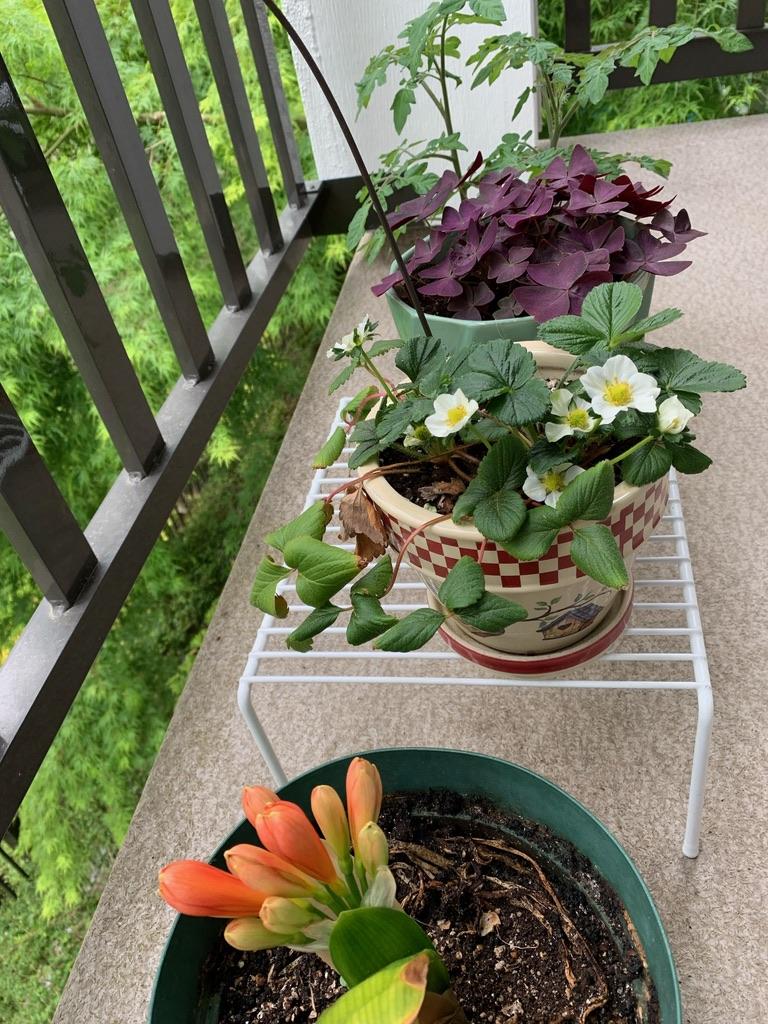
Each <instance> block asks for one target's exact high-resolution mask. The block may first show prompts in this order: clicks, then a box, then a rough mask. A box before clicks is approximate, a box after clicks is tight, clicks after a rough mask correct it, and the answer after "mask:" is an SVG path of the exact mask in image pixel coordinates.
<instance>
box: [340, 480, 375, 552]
mask: <svg viewBox="0 0 768 1024" xmlns="http://www.w3.org/2000/svg"><path fill="white" fill-rule="evenodd" d="M339 520H340V521H341V531H340V533H339V538H340V539H341V540H343V541H344V540H351V539H352V538H354V540H355V546H356V553H357V556H358V557H359V558H362V559H363V560H364V561H365V562H370V561H372V560H373V559H374V558H378V557H379V556H380V555H383V554H384V552H385V551H386V549H387V533H386V529H385V527H384V520H383V518H382V515H381V513H380V512H379V510H378V508H377V507H376V506H375V505H374V503H373V502H372V501H371V499H370V498H369V497H368V495H367V494H366V493H365V491H364V489H363V487H362V486H360V487H357V488H356V489H355V490H354V491H351V492H349V493H348V494H345V495H344V497H343V498H342V499H341V502H340V504H339Z"/></svg>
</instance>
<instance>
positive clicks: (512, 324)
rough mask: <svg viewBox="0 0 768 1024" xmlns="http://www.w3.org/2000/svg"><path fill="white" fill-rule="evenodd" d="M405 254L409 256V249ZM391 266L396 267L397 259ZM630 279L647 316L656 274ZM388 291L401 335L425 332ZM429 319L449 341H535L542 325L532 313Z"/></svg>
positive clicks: (436, 332)
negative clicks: (639, 291) (640, 292)
mask: <svg viewBox="0 0 768 1024" xmlns="http://www.w3.org/2000/svg"><path fill="white" fill-rule="evenodd" d="M405 255H406V256H409V255H410V251H409V252H408V253H406V254H405ZM392 269H393V270H394V269H395V265H394V263H393V264H392ZM630 280H631V281H632V282H633V283H634V284H638V285H640V287H641V288H642V289H643V304H642V306H641V307H640V311H639V313H638V314H637V319H641V318H642V317H645V316H648V313H649V311H650V308H651V296H652V295H653V281H654V278H653V276H652V275H651V274H646V273H645V272H644V271H643V272H640V273H638V274H635V275H633V276H632V277H631V278H630ZM385 295H386V299H387V304H388V306H389V311H390V313H391V314H392V319H393V320H394V321H395V327H396V328H397V334H398V337H400V338H415V337H417V336H418V335H420V334H423V333H424V332H423V331H422V328H421V324H420V323H419V318H418V316H417V315H416V310H415V309H414V308H413V306H409V305H408V304H407V303H405V302H403V300H402V299H401V298H400V297H399V296H398V294H397V292H396V291H395V289H394V288H390V289H389V291H388V292H386V293H385ZM427 323H428V324H429V327H430V330H431V331H432V334H434V336H435V337H436V338H442V339H443V341H446V342H448V343H449V344H450V343H451V342H457V343H458V342H464V341H466V340H468V339H469V340H471V341H475V342H477V343H478V344H479V343H482V342H486V341H494V340H495V339H497V338H505V339H506V340H507V341H533V340H534V339H535V338H537V337H538V326H539V325H538V324H537V323H536V321H535V320H534V319H533V317H532V316H516V317H512V318H511V319H509V320H455V319H453V318H451V317H447V316H433V315H432V314H431V313H428V314H427Z"/></svg>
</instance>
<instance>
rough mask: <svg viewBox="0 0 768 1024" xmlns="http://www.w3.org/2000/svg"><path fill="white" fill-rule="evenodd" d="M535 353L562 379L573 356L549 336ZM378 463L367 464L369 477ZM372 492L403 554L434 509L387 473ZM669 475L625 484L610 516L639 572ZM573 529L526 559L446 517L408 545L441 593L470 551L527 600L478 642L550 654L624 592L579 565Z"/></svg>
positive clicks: (472, 632)
mask: <svg viewBox="0 0 768 1024" xmlns="http://www.w3.org/2000/svg"><path fill="white" fill-rule="evenodd" d="M524 345H525V348H527V349H528V350H529V351H530V352H531V353H532V354H533V356H534V358H535V360H536V363H537V366H538V368H539V375H540V376H541V377H544V378H551V377H559V376H560V374H561V373H562V372H563V371H564V370H565V369H567V367H568V366H570V364H571V363H572V361H573V358H572V356H570V355H569V353H567V352H563V351H561V350H559V349H555V348H552V346H550V345H547V344H546V343H545V342H542V341H529V342H524ZM373 468H375V464H374V463H369V464H367V465H365V466H362V467H361V468H360V469H359V470H358V472H359V473H360V474H361V475H362V474H364V473H366V472H368V471H369V470H371V469H373ZM364 486H365V490H366V492H367V494H368V495H369V497H370V498H371V500H372V501H373V502H374V503H375V504H376V505H377V507H378V508H379V510H380V511H381V512H382V513H383V515H384V519H385V523H386V526H387V530H388V537H389V543H390V545H391V547H392V548H393V550H395V551H400V549H401V548H402V546H403V543H404V542H405V540H406V538H407V537H408V535H409V534H410V533H411V532H412V531H413V530H414V529H416V528H417V527H419V526H422V525H423V524H424V523H426V522H428V521H429V520H430V519H434V518H435V515H434V512H431V511H429V510H427V509H424V508H422V507H421V506H420V505H416V504H414V503H413V502H411V501H409V500H408V499H407V498H404V497H402V495H400V494H398V492H397V491H396V490H395V489H394V487H392V485H391V484H390V483H388V482H387V479H386V477H383V476H381V477H376V478H374V479H372V480H366V482H365V485H364ZM667 493H668V480H667V478H666V477H663V478H662V479H661V480H657V481H655V482H654V483H651V484H648V485H646V486H645V487H633V486H630V485H629V484H626V483H621V484H619V486H618V487H617V488H616V490H615V493H614V499H613V508H612V509H611V514H610V516H609V517H608V518H607V519H606V520H605V524H606V526H608V527H609V528H610V529H611V531H612V532H613V534H614V536H615V537H616V540H617V541H618V544H619V549H620V550H621V553H622V555H623V557H624V561H625V563H626V565H627V568H628V570H630V572H631V566H632V561H633V558H634V555H635V552H636V551H637V549H638V548H639V547H640V545H641V544H643V542H644V541H645V540H646V539H647V538H648V537H650V535H651V534H652V533H653V531H654V530H655V528H656V526H657V524H658V522H659V520H660V519H661V516H662V515H663V513H664V509H665V507H666V504H667ZM572 540H573V532H572V530H571V529H570V528H566V529H564V530H562V531H561V532H560V533H559V534H558V536H557V538H556V539H555V542H554V544H553V545H552V547H551V548H550V550H549V551H548V552H547V553H546V555H545V556H544V557H543V558H541V559H538V560H537V561H532V562H519V561H518V560H517V559H516V558H513V557H512V555H510V554H508V553H507V552H506V551H505V550H504V549H503V548H502V547H500V546H499V545H498V544H495V543H494V542H493V541H490V540H486V538H484V537H483V536H482V534H481V533H480V532H479V531H478V530H476V529H475V527H474V526H472V525H471V524H469V523H468V524H466V525H463V524H461V525H459V524H457V523H454V522H451V521H450V520H446V521H444V522H440V523H436V524H435V525H434V526H430V527H428V528H427V529H426V530H425V531H424V532H422V533H418V534H417V535H416V536H415V537H414V538H413V539H412V540H411V541H410V543H409V544H408V552H407V557H408V560H409V561H410V563H411V564H412V565H413V566H414V567H415V568H416V569H417V570H418V572H419V575H420V576H421V578H422V579H423V581H424V583H425V584H426V586H427V587H428V589H429V590H430V591H431V592H432V593H433V594H435V595H436V594H437V592H438V590H439V588H440V585H441V584H442V582H443V580H444V579H445V577H446V576H447V575H448V572H449V571H450V569H452V568H453V566H454V565H455V564H456V562H457V561H458V560H459V559H460V558H461V557H462V556H464V555H469V556H471V557H472V558H474V559H476V560H477V561H478V562H479V563H480V566H481V567H482V569H483V572H484V573H485V578H486V580H485V582H486V588H487V589H488V590H489V591H490V592H491V593H494V594H500V595H502V596H504V597H508V598H510V599H511V600H513V601H515V602H517V603H518V604H521V605H522V606H523V607H524V608H525V609H526V611H527V612H528V618H527V619H525V620H524V621H522V622H518V623H515V625H513V626H509V627H508V628H507V629H505V630H504V631H503V633H499V634H488V633H484V632H482V631H480V630H477V629H472V628H470V627H469V626H466V625H464V624H462V629H463V630H464V631H465V632H466V633H467V634H468V635H469V636H470V638H471V639H472V640H475V641H477V642H478V643H480V644H483V645H484V646H486V647H489V648H492V649H494V650H497V651H503V652H505V653H508V654H520V655H526V656H535V655H546V654H548V653H550V652H552V651H558V650H561V649H563V648H565V647H568V646H570V645H573V644H577V643H581V642H582V641H583V640H584V639H585V638H586V637H587V636H588V635H589V633H591V632H592V631H593V630H595V629H597V628H598V626H600V624H601V623H602V621H603V620H604V619H605V617H606V615H608V613H609V611H610V610H611V608H612V607H613V606H614V603H615V601H616V591H615V590H611V589H610V588H609V587H605V586H603V585H602V584H599V583H596V582H595V581H594V580H592V579H590V578H589V577H588V576H585V575H584V573H583V572H582V571H581V570H580V569H578V568H577V567H576V566H575V565H574V563H573V561H572V560H571V557H570V548H571V541H572Z"/></svg>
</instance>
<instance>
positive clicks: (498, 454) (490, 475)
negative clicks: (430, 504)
mask: <svg viewBox="0 0 768 1024" xmlns="http://www.w3.org/2000/svg"><path fill="white" fill-rule="evenodd" d="M526 464H527V450H526V448H525V446H524V445H523V444H522V442H520V441H519V440H518V439H517V438H516V437H513V436H512V435H507V436H506V437H504V438H502V440H501V441H498V442H497V443H496V444H495V445H494V446H493V448H491V450H490V451H489V452H488V454H487V455H486V456H485V458H484V459H483V460H482V462H481V463H480V465H479V466H478V469H477V474H476V475H475V477H474V479H473V480H472V481H471V482H470V484H469V485H468V487H467V489H466V490H465V491H464V493H463V494H461V495H460V496H459V498H458V501H457V502H456V505H455V506H454V510H453V519H454V522H459V521H460V520H461V519H463V518H464V517H465V516H468V515H474V517H475V525H476V526H477V528H478V530H480V532H481V533H482V534H483V536H484V537H488V538H489V539H490V540H506V539H507V538H510V537H513V536H514V535H515V534H516V533H517V531H518V530H519V529H520V525H521V524H522V522H523V519H524V518H525V504H524V502H523V499H522V498H521V497H520V494H519V493H518V488H519V487H520V485H521V484H522V482H523V480H524V479H525V467H526Z"/></svg>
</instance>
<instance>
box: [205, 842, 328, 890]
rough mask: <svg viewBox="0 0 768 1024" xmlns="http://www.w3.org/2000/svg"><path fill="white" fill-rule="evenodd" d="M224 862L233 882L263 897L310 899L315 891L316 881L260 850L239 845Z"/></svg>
mask: <svg viewBox="0 0 768 1024" xmlns="http://www.w3.org/2000/svg"><path fill="white" fill-rule="evenodd" d="M224 859H225V860H226V862H227V867H228V868H229V870H230V871H231V872H232V874H233V875H234V876H235V877H236V878H239V879H240V880H241V881H243V882H245V884H246V885H248V886H250V887H251V888H252V889H257V890H258V891H259V892H261V893H264V894H265V896H285V897H288V898H289V899H290V898H294V897H299V896H309V895H313V894H314V893H315V892H316V891H317V889H318V883H317V880H316V879H314V878H310V876H309V875H307V874H305V873H304V872H303V871H300V870H299V869H298V868H297V867H295V866H294V865H293V864H289V863H288V861H287V860H283V858H282V857H278V856H277V855H276V854H274V853H270V852H269V850H263V849H262V848H261V847H260V846H251V845H250V844H249V843H240V844H239V845H238V846H233V847H232V848H231V849H229V850H227V851H226V853H225V854H224Z"/></svg>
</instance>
